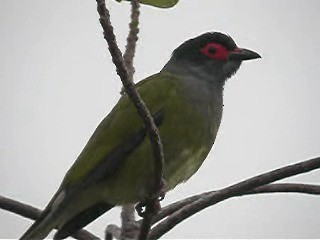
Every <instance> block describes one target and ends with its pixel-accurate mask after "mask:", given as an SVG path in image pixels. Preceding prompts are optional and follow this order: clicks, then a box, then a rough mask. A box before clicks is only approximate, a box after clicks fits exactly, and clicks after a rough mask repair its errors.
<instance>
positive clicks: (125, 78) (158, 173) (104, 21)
mask: <svg viewBox="0 0 320 240" xmlns="http://www.w3.org/2000/svg"><path fill="white" fill-rule="evenodd" d="M96 1H97V6H98V7H97V10H98V13H99V16H100V19H99V20H100V24H101V26H102V28H103V30H104V32H103V35H104V38H105V39H106V41H107V43H108V46H109V51H110V54H111V57H112V61H113V63H114V64H115V66H116V69H117V73H118V75H119V76H120V79H121V81H122V84H123V86H124V89H125V91H126V93H127V94H128V96H129V98H130V99H131V101H132V102H133V104H134V106H135V107H136V109H137V112H138V113H139V115H140V116H141V118H142V119H143V121H144V124H145V126H146V129H147V131H148V133H149V137H150V141H151V144H152V146H153V153H154V158H155V159H154V160H155V161H154V174H155V178H154V184H153V185H154V187H153V188H152V189H150V190H151V191H150V193H149V195H150V196H149V197H150V198H152V201H151V202H154V204H146V211H145V212H146V213H148V214H146V216H147V215H149V214H151V213H153V212H154V211H153V210H154V209H153V206H154V205H155V202H156V201H158V199H157V197H155V196H157V195H158V192H159V191H160V189H161V187H162V186H161V185H162V176H163V162H164V157H163V147H162V144H161V139H160V134H159V131H158V128H157V126H156V125H155V123H154V121H153V118H152V116H151V114H150V112H149V111H148V109H147V106H146V104H145V103H144V102H143V100H142V99H141V97H140V95H139V94H138V92H137V91H136V89H135V86H134V83H133V82H132V79H131V78H130V75H129V74H128V71H127V69H126V67H125V64H124V61H123V58H122V54H121V51H120V49H119V47H118V45H117V43H116V37H115V35H114V32H113V27H112V25H111V22H110V14H109V11H108V9H107V8H106V5H105V1H104V0H96ZM136 3H137V1H136ZM146 202H148V203H151V202H150V201H149V200H147V201H146ZM144 219H146V220H145V221H146V222H145V223H148V222H147V221H148V219H149V217H145V218H144ZM143 225H144V224H143ZM149 226H151V222H150V224H149ZM143 229H144V230H147V229H146V228H143ZM149 229H150V227H149ZM148 232H149V231H148ZM140 233H142V231H140ZM147 235H148V233H147ZM140 236H141V235H140ZM139 239H142V238H140V237H139Z"/></svg>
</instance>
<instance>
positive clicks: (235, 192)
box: [149, 157, 320, 239]
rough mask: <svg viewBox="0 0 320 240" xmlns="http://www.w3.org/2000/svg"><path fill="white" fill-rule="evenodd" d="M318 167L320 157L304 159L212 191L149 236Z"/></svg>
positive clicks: (319, 166)
mask: <svg viewBox="0 0 320 240" xmlns="http://www.w3.org/2000/svg"><path fill="white" fill-rule="evenodd" d="M317 168H320V157H318V158H314V159H311V160H308V161H304V162H301V163H297V164H293V165H289V166H286V167H283V168H279V169H276V170H273V171H271V172H267V173H264V174H261V175H258V176H255V177H252V178H249V179H247V180H245V181H242V182H240V183H237V184H234V185H231V186H229V187H227V188H224V189H221V190H219V191H216V192H213V193H210V194H208V195H207V196H204V197H203V198H200V199H198V200H196V201H194V202H192V203H190V204H188V205H187V206H185V207H183V208H181V209H180V210H178V211H177V212H175V213H174V214H172V215H171V216H169V217H168V218H167V219H166V220H164V221H162V222H161V223H159V224H158V225H157V226H155V227H154V228H153V229H152V230H151V232H150V235H149V238H150V239H158V238H160V237H161V236H163V235H164V234H165V233H167V232H168V231H170V230H171V229H172V228H173V227H175V226H176V225H177V224H179V223H180V222H182V221H184V220H185V219H187V218H189V217H191V216H192V215H194V214H196V213H198V212H200V211H201V210H203V209H205V208H207V207H210V206H212V205H215V204H217V203H219V202H221V201H223V200H226V199H228V198H231V197H235V196H239V195H243V194H245V193H246V192H248V191H250V190H252V189H255V188H257V187H260V186H263V185H266V184H268V183H271V182H275V181H278V180H280V179H284V178H287V177H291V176H294V175H297V174H301V173H305V172H309V171H311V170H314V169H317Z"/></svg>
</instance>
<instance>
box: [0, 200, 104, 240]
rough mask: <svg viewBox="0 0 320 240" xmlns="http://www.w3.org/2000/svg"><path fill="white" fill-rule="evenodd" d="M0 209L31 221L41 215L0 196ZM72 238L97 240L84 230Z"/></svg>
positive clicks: (31, 208)
mask: <svg viewBox="0 0 320 240" xmlns="http://www.w3.org/2000/svg"><path fill="white" fill-rule="evenodd" d="M0 208H1V209H4V210H7V211H9V212H12V213H15V214H18V215H20V216H23V217H25V218H29V219H32V220H36V219H38V218H39V217H40V215H41V213H42V211H41V210H40V209H38V208H35V207H33V206H30V205H28V204H25V203H21V202H18V201H16V200H13V199H10V198H6V197H3V196H0ZM72 237H74V238H75V239H79V240H86V239H87V240H91V239H92V240H93V239H99V238H98V237H97V236H95V235H93V234H92V233H90V232H88V231H86V230H79V231H77V232H76V233H74V234H72Z"/></svg>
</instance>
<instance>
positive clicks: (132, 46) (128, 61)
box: [123, 0, 140, 77]
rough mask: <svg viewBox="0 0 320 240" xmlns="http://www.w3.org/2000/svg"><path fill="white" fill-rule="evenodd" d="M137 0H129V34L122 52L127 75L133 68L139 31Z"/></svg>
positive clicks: (138, 5)
mask: <svg viewBox="0 0 320 240" xmlns="http://www.w3.org/2000/svg"><path fill="white" fill-rule="evenodd" d="M139 8H140V3H139V0H132V1H131V21H130V23H129V34H128V37H127V45H126V51H125V52H124V54H123V60H124V64H125V66H126V68H127V71H128V74H129V76H131V77H132V76H133V74H134V72H135V69H134V66H133V58H134V54H135V51H136V44H137V41H138V33H139V16H140V11H139Z"/></svg>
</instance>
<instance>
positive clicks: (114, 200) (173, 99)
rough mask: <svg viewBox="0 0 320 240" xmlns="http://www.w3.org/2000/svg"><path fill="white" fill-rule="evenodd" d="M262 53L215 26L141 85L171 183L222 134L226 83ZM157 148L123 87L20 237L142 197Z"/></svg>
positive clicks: (80, 223)
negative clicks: (160, 142)
mask: <svg viewBox="0 0 320 240" xmlns="http://www.w3.org/2000/svg"><path fill="white" fill-rule="evenodd" d="M256 58H260V55H259V54H257V53H255V52H253V51H250V50H247V49H243V48H239V47H237V45H236V44H235V42H234V41H233V39H232V38H231V37H230V36H228V35H225V34H222V33H219V32H209V33H205V34H202V35H200V36H198V37H196V38H193V39H190V40H187V41H186V42H184V43H183V44H181V45H180V46H179V47H178V48H177V49H176V50H174V52H173V54H172V56H171V58H170V60H169V61H168V63H167V64H166V65H165V66H164V67H163V68H162V70H161V71H160V72H159V73H157V74H154V75H152V76H150V77H148V78H146V79H144V80H143V81H141V82H139V83H138V84H137V85H136V88H137V90H138V92H139V94H140V95H141V97H142V99H143V100H144V101H145V103H146V105H147V107H148V108H149V110H150V112H151V114H152V115H153V118H154V121H155V123H156V125H157V126H158V128H159V131H160V136H161V140H162V144H163V150H164V180H165V181H166V188H167V190H171V189H173V188H174V187H175V186H177V185H178V184H180V183H182V182H184V181H186V180H188V179H189V178H190V177H191V176H192V175H193V174H194V173H195V172H196V171H197V170H198V169H199V167H200V166H201V164H202V163H203V161H204V160H205V159H206V157H207V155H208V153H209V152H210V150H211V148H212V146H213V143H214V141H215V138H216V135H217V131H218V129H219V125H220V122H221V117H222V109H223V88H224V84H225V82H226V80H227V79H228V78H230V77H231V76H232V75H233V74H235V73H236V71H237V70H238V69H239V67H240V65H241V63H242V61H244V60H250V59H256ZM153 166H154V155H153V150H152V146H151V143H150V140H149V137H148V134H147V132H146V129H145V126H144V124H143V121H142V119H141V118H140V116H139V115H138V113H137V111H136V109H135V107H134V105H133V104H132V102H131V100H130V99H129V97H128V96H127V95H126V94H124V95H122V96H121V98H120V99H119V101H118V103H117V104H116V106H115V107H114V108H113V109H112V111H111V112H110V113H109V114H108V116H107V117H105V118H104V119H103V120H102V122H101V123H100V124H99V126H98V127H97V129H96V130H95V132H94V133H93V135H92V136H91V138H90V139H89V141H88V143H87V145H86V146H85V148H84V149H83V151H82V152H81V154H80V155H79V157H78V159H77V160H76V161H75V163H74V164H73V166H72V167H71V168H70V169H69V171H68V172H67V174H66V176H65V177H64V179H63V181H62V183H61V185H60V187H59V189H58V191H57V192H56V194H55V195H54V196H53V198H52V199H51V201H50V202H49V204H48V205H47V207H46V208H45V210H44V211H43V213H42V215H41V217H40V218H39V219H37V220H36V221H35V222H34V223H33V225H32V226H31V227H30V228H29V229H28V230H27V231H26V233H25V234H24V235H23V236H22V237H21V239H43V238H45V237H46V236H47V235H48V234H49V233H50V231H51V230H53V229H54V228H57V229H58V230H57V232H56V234H55V236H54V238H55V239H62V238H66V237H68V236H70V235H71V234H73V233H74V232H75V231H77V230H79V229H81V228H83V227H84V226H86V225H87V224H89V223H90V222H92V221H93V220H95V219H96V218H98V217H99V216H100V215H102V214H103V213H105V212H106V211H108V210H109V209H111V208H113V207H114V206H116V205H125V204H132V203H138V202H143V201H144V200H145V199H146V198H147V196H148V193H149V189H150V187H151V186H152V185H151V184H153V181H152V180H153V179H154V167H153Z"/></svg>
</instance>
